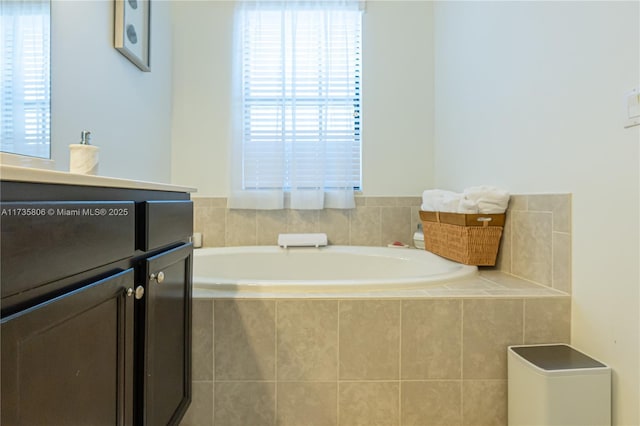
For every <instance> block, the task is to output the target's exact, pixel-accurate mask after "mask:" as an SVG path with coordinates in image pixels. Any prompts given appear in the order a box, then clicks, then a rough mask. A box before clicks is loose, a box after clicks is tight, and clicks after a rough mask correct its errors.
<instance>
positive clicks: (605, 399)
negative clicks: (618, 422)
mask: <svg viewBox="0 0 640 426" xmlns="http://www.w3.org/2000/svg"><path fill="white" fill-rule="evenodd" d="M507 366H508V416H509V417H508V419H509V426H610V425H611V368H609V367H607V366H606V365H604V364H603V363H601V362H599V361H596V360H595V359H593V358H591V357H589V356H587V355H585V354H583V353H582V352H579V351H577V350H575V349H574V348H572V347H571V346H569V345H563V344H553V345H522V346H509V348H508V349H507Z"/></svg>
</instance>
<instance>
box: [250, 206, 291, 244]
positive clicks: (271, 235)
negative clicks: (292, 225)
mask: <svg viewBox="0 0 640 426" xmlns="http://www.w3.org/2000/svg"><path fill="white" fill-rule="evenodd" d="M286 232H287V211H286V210H258V211H257V213H256V233H257V237H256V238H257V242H258V245H261V246H265V245H266V246H275V245H277V244H278V235H279V234H285V233H286Z"/></svg>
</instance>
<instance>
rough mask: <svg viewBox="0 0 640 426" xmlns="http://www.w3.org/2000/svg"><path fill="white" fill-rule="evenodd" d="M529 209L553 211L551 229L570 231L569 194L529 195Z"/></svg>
mask: <svg viewBox="0 0 640 426" xmlns="http://www.w3.org/2000/svg"><path fill="white" fill-rule="evenodd" d="M529 211H544V212H552V213H553V230H554V231H558V232H571V194H535V195H529Z"/></svg>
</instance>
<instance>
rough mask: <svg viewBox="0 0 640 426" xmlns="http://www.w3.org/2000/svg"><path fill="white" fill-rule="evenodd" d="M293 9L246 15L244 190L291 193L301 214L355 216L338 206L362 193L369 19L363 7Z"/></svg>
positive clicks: (240, 136) (242, 23)
mask: <svg viewBox="0 0 640 426" xmlns="http://www.w3.org/2000/svg"><path fill="white" fill-rule="evenodd" d="M293 3H294V4H295V6H285V7H284V8H279V9H275V8H273V7H272V6H267V7H265V6H263V7H260V3H258V6H256V7H253V8H248V7H245V9H243V10H242V11H241V13H240V14H239V15H238V21H237V23H238V25H239V28H238V29H239V36H240V40H241V43H240V44H239V47H240V49H241V55H240V61H239V62H240V66H241V73H240V75H241V81H240V84H239V88H240V97H241V100H240V107H239V109H238V110H237V113H238V114H239V115H240V120H239V121H240V123H239V131H238V132H237V140H236V148H240V149H241V155H240V156H239V157H241V163H240V164H238V163H236V164H235V165H234V167H238V168H239V169H240V170H241V176H240V185H239V188H236V189H239V190H241V191H244V193H245V195H246V194H247V193H249V194H256V193H260V192H262V193H263V194H267V193H271V194H274V196H275V197H278V198H281V197H282V192H283V191H287V192H289V193H290V194H291V207H292V208H322V207H347V208H351V207H353V205H352V202H347V204H346V205H345V204H344V203H343V202H336V201H333V200H332V198H335V197H333V196H335V195H336V194H338V196H339V197H338V198H341V197H344V196H345V191H347V192H348V193H349V194H351V195H350V197H351V198H353V190H354V189H359V188H360V186H361V182H360V180H361V179H360V176H361V165H360V153H361V139H360V135H361V125H360V123H361V121H360V105H361V104H360V93H361V91H360V75H361V60H360V58H361V12H360V11H359V10H358V7H357V6H358V2H354V3H344V2H342V3H341V6H337V3H336V2H326V1H325V2H310V3H309V2H307V3H305V2H293ZM310 4H311V5H310ZM345 5H355V7H346V8H345V7H344V6H345ZM347 198H348V196H347ZM274 206H275V207H274V208H280V207H281V202H280V201H278V202H276V203H275V204H274ZM232 207H233V206H232ZM241 207H244V208H246V207H247V206H246V204H242V205H241ZM262 207H264V206H262ZM257 208H261V206H259V205H258V206H257Z"/></svg>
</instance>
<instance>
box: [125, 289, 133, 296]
mask: <svg viewBox="0 0 640 426" xmlns="http://www.w3.org/2000/svg"><path fill="white" fill-rule="evenodd" d="M124 292H125V293H126V294H127V296H129V297H131V296H133V289H132V288H128V289H126V290H125V291H124Z"/></svg>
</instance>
